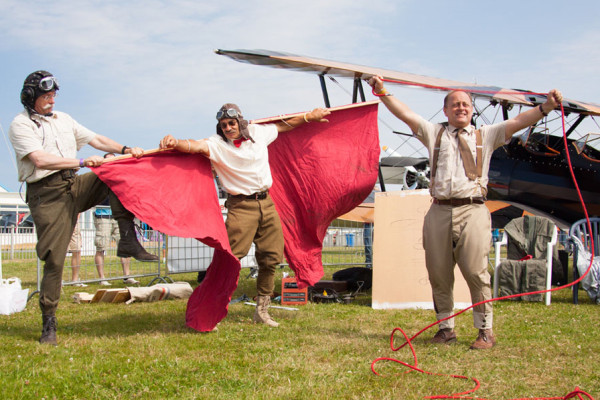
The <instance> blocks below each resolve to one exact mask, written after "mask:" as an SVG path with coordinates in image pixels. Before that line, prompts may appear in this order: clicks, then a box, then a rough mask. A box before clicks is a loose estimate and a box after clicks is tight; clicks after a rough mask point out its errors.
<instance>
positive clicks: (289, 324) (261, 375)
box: [0, 262, 600, 399]
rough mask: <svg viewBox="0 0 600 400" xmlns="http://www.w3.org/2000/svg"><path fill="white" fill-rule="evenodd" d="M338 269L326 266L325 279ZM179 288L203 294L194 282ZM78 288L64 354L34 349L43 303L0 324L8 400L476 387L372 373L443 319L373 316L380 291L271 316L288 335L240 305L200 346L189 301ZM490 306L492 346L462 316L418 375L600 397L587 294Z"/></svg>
mask: <svg viewBox="0 0 600 400" xmlns="http://www.w3.org/2000/svg"><path fill="white" fill-rule="evenodd" d="M3 267H4V274H3V275H4V277H9V276H15V275H16V276H20V277H22V279H23V282H24V286H25V287H34V285H35V263H23V262H21V263H18V262H16V263H4V265H3ZM337 269H339V267H338V268H337ZM285 270H287V269H285ZM287 271H289V270H287ZM334 271H335V269H333V267H326V276H327V277H330V276H331V274H332V273H333V272H334ZM281 272H282V271H278V277H277V283H276V285H277V284H279V282H280V277H281ZM23 277H24V278H23ZM172 278H173V279H174V280H185V281H188V282H190V283H191V284H192V285H193V286H194V287H195V286H196V284H195V274H182V275H174V276H172ZM142 281H143V282H142V283H144V284H147V283H149V281H150V278H144V279H142ZM117 286H118V285H117V284H114V285H113V287H117ZM97 288H98V286H95V285H91V286H90V287H88V288H83V290H85V291H88V292H90V293H91V292H94V291H95V290H96V289H97ZM279 288H280V286H279V287H277V286H276V290H278V291H279ZM81 290H82V289H81V288H75V287H65V288H64V294H63V296H62V298H61V303H60V306H59V310H58V314H57V318H58V339H59V345H58V346H57V347H52V346H41V345H39V344H38V343H37V339H38V338H39V335H40V331H41V317H40V311H39V308H38V306H37V299H38V298H37V296H34V298H33V299H32V300H31V301H30V302H29V304H28V306H27V308H26V309H25V311H23V312H21V313H17V314H13V315H11V316H0V335H1V342H0V343H1V344H0V353H1V355H0V370H1V371H2V372H1V376H2V379H1V386H0V398H2V399H42V398H43V399H205V398H206V399H209V398H210V399H422V398H424V397H425V396H430V395H440V394H447V395H449V394H452V393H456V392H463V391H466V390H469V389H471V388H472V387H474V383H473V382H471V381H466V380H459V379H452V378H448V377H440V376H429V375H424V374H420V373H417V372H410V373H404V371H406V369H405V368H404V367H402V366H400V365H397V364H395V363H385V362H383V363H379V364H378V365H377V370H378V372H380V373H381V374H383V375H384V376H376V375H375V374H373V373H372V372H371V370H370V365H371V362H372V361H373V360H374V359H375V358H377V357H393V358H397V359H400V360H402V361H405V362H412V355H411V354H410V352H409V350H408V348H405V349H402V350H401V351H399V352H392V351H391V350H390V348H389V335H390V333H391V331H392V330H393V329H394V328H395V327H401V328H402V329H404V330H405V331H406V332H407V333H408V334H409V335H412V334H414V333H416V332H418V331H419V330H420V329H421V328H423V327H425V326H426V325H428V324H430V323H431V322H432V321H433V319H434V313H433V311H431V310H389V311H382V310H373V309H372V308H370V306H369V305H370V301H371V297H370V293H365V294H362V295H359V296H358V297H357V298H356V299H355V301H354V302H352V303H351V304H346V305H345V304H310V303H309V304H307V305H305V306H298V308H299V310H298V311H285V310H272V311H271V314H272V315H273V317H274V318H275V320H277V321H278V322H280V324H281V325H280V327H279V328H277V329H271V328H268V327H266V326H263V325H254V324H252V322H251V318H252V314H253V312H254V309H253V307H251V306H248V305H244V304H241V303H237V304H233V305H231V306H230V310H229V315H228V316H227V317H226V318H225V319H224V320H223V321H222V322H221V323H220V324H219V329H218V331H217V332H213V333H208V334H202V333H198V332H196V331H194V330H191V329H189V328H187V327H186V326H185V308H186V301H185V300H167V301H162V302H157V303H134V304H131V305H125V304H75V303H73V302H72V301H71V300H70V299H71V297H72V295H73V294H74V293H75V292H76V291H81ZM255 293H256V289H255V280H252V279H247V278H246V273H245V270H244V271H242V276H241V278H240V285H239V287H238V290H237V291H236V293H235V294H234V298H235V297H238V296H241V295H242V294H247V295H248V296H250V297H252V296H253V295H254V294H255ZM494 307H495V308H494V314H495V333H496V335H497V338H498V345H497V346H496V347H495V348H493V349H492V350H489V351H471V350H469V345H470V344H471V343H472V341H473V340H474V339H475V336H476V331H475V329H473V327H472V318H471V314H470V312H467V313H465V314H463V315H461V316H459V317H458V318H457V321H456V330H457V334H458V343H456V344H455V345H451V346H435V345H431V344H429V343H428V342H427V341H428V339H429V338H430V337H431V336H433V334H434V333H435V330H436V328H433V329H431V330H430V331H427V332H425V333H424V334H423V335H421V336H420V337H418V338H417V339H415V341H414V346H415V349H416V352H417V357H418V362H419V363H418V366H419V367H420V368H423V369H425V370H427V371H431V372H435V373H440V374H454V375H465V376H468V377H474V378H476V379H478V380H479V381H480V382H481V388H480V389H479V390H478V391H477V392H475V393H473V394H471V396H475V397H481V398H486V399H513V398H533V397H559V396H565V395H566V394H567V393H569V392H571V391H572V390H573V389H574V388H575V387H576V386H578V387H580V388H581V389H582V390H585V391H586V392H588V393H590V394H591V395H592V396H594V397H595V398H598V396H600V369H599V368H598V354H600V308H599V307H598V306H597V305H594V304H592V303H591V301H590V300H589V299H588V297H587V295H586V294H585V292H583V291H582V292H581V293H580V304H579V305H576V306H575V305H573V304H571V292H570V290H563V291H561V292H558V293H555V294H554V295H553V296H552V305H551V306H550V307H546V306H544V305H543V304H542V303H526V302H514V301H508V302H499V303H495V306H494ZM398 338H400V337H399V336H398ZM397 343H398V342H397Z"/></svg>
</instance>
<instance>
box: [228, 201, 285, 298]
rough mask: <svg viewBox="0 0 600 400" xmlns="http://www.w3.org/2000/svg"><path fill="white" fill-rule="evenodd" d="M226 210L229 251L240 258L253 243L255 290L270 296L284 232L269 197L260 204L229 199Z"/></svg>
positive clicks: (279, 260) (262, 294) (280, 254)
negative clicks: (255, 275) (255, 262)
mask: <svg viewBox="0 0 600 400" xmlns="http://www.w3.org/2000/svg"><path fill="white" fill-rule="evenodd" d="M225 207H227V221H226V222H225V226H226V228H227V235H228V236H229V244H230V245H231V251H232V252H233V254H234V255H235V256H236V257H237V258H243V257H244V256H246V254H248V251H249V250H250V246H252V242H254V244H255V246H256V253H255V255H256V261H257V262H258V277H257V279H256V290H257V292H258V295H259V296H271V294H272V293H273V288H274V286H275V269H276V267H277V265H279V264H280V263H281V262H282V260H283V230H282V229H281V221H280V220H279V214H277V210H276V209H275V204H273V200H271V196H270V195H268V196H267V197H266V198H265V199H263V200H255V199H244V198H239V197H230V198H228V199H227V202H226V203H225Z"/></svg>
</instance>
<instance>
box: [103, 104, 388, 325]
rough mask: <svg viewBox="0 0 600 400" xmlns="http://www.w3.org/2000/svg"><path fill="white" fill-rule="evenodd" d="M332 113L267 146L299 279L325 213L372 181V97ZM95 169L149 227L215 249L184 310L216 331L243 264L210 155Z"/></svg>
mask: <svg viewBox="0 0 600 400" xmlns="http://www.w3.org/2000/svg"><path fill="white" fill-rule="evenodd" d="M328 119H329V120H330V122H329V123H311V124H304V125H302V126H300V127H298V128H296V129H294V130H293V131H291V132H288V133H283V134H280V135H279V137H278V139H277V140H276V141H275V142H273V143H272V144H271V145H270V146H269V157H270V164H271V170H272V173H273V180H274V184H273V187H272V188H271V194H272V197H273V200H274V202H275V205H276V207H277V210H278V212H279V214H280V217H281V221H282V225H283V231H284V237H285V243H286V244H285V256H286V259H287V261H288V263H289V264H290V267H291V268H292V269H293V270H294V272H295V273H296V278H297V280H298V282H299V286H301V287H302V286H305V285H311V284H314V283H315V282H317V281H318V280H319V279H320V278H321V276H322V275H323V266H322V263H321V247H322V241H323V238H324V236H325V234H326V231H327V227H328V226H329V224H330V223H331V221H333V220H334V219H335V218H336V217H338V216H340V215H342V214H344V213H346V212H348V211H350V210H351V209H353V208H354V207H356V206H357V205H358V204H360V203H361V202H362V200H364V199H365V198H366V197H367V195H368V194H369V193H370V191H371V190H372V188H373V186H374V184H375V181H376V179H377V165H378V158H379V138H378V131H377V104H372V105H367V106H361V107H355V108H349V109H346V110H339V111H335V112H333V113H332V114H331V115H330V116H328ZM93 171H94V172H95V173H96V174H97V175H98V176H99V177H100V179H102V181H104V182H105V183H106V184H107V185H108V186H109V187H110V188H111V189H112V190H113V191H114V192H115V193H116V195H117V196H118V197H119V199H120V200H121V202H122V203H123V204H124V205H125V207H127V209H129V210H130V211H131V212H133V213H134V214H135V216H136V217H138V218H139V219H140V220H142V221H144V222H146V223H148V224H149V225H150V226H152V227H153V228H154V229H156V230H158V231H160V232H164V233H166V234H168V235H173V236H179V237H191V238H196V239H198V240H200V241H201V242H203V243H205V244H207V245H209V246H211V247H214V248H215V253H214V257H213V260H212V263H211V265H210V267H209V268H208V271H207V274H206V277H205V278H204V280H203V282H202V284H201V285H200V286H198V287H197V288H196V289H195V290H194V292H193V293H192V296H191V297H190V299H189V300H188V305H187V311H186V324H187V325H188V326H190V327H191V328H193V329H196V330H198V331H210V330H212V329H213V328H214V327H215V326H216V324H217V323H218V322H219V321H221V320H222V319H223V318H224V317H225V316H226V315H227V308H228V305H229V302H230V300H231V296H232V295H233V292H234V291H235V289H236V287H237V282H238V278H239V272H240V262H239V260H238V259H237V258H235V256H233V254H232V253H231V249H230V247H229V242H228V239H227V232H226V230H225V224H224V222H223V217H222V213H221V209H220V206H219V202H218V198H217V195H216V191H215V187H214V182H213V178H212V172H211V168H210V163H209V161H208V160H207V159H206V158H205V157H204V156H201V155H191V154H184V153H174V152H161V153H156V154H152V155H149V156H145V157H143V158H141V159H124V160H118V161H114V162H111V163H107V164H105V165H103V166H101V167H98V168H94V169H93Z"/></svg>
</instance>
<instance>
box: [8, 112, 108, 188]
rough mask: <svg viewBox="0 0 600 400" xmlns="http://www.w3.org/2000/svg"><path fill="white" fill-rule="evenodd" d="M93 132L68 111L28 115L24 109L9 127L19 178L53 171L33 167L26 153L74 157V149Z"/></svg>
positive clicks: (34, 177)
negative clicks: (36, 152) (44, 114)
mask: <svg viewBox="0 0 600 400" xmlns="http://www.w3.org/2000/svg"><path fill="white" fill-rule="evenodd" d="M32 118H33V120H32ZM34 121H37V123H38V124H36V123H35V122H34ZM95 136H96V133H94V132H92V131H91V130H89V129H87V128H86V127H84V126H82V125H80V124H79V123H77V121H75V120H74V119H73V118H71V116H70V115H69V114H65V113H63V112H59V111H55V112H54V113H53V114H52V116H49V117H46V116H43V115H39V114H33V115H32V116H31V118H30V117H29V114H28V113H27V111H23V112H22V113H20V114H18V115H17V116H16V117H15V119H14V120H13V121H12V123H11V124H10V129H9V130H8V137H9V139H10V142H11V143H12V145H13V148H14V149H15V153H16V157H17V169H18V172H19V181H21V182H23V181H26V182H29V183H32V182H37V181H39V180H40V179H42V178H45V177H46V176H48V175H51V174H53V173H55V172H56V171H55V170H47V169H39V168H35V166H34V165H33V163H32V162H31V160H30V159H29V157H27V155H28V154H30V153H32V152H34V151H37V150H43V151H45V152H47V153H50V154H53V155H55V156H58V157H63V158H77V150H79V149H81V148H82V147H83V146H85V145H86V144H88V143H89V142H90V141H91V140H92V139H94V137H95Z"/></svg>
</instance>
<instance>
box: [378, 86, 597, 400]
mask: <svg viewBox="0 0 600 400" xmlns="http://www.w3.org/2000/svg"><path fill="white" fill-rule="evenodd" d="M381 80H382V81H384V82H392V83H398V84H402V85H411V86H419V87H423V88H426V89H436V90H443V91H452V90H454V89H453V88H445V87H441V86H433V85H426V84H420V83H414V82H404V81H396V80H391V79H382V78H381ZM465 91H466V92H470V93H482V94H495V93H497V92H496V91H490V90H480V91H479V90H465ZM502 94H515V95H517V94H518V95H524V94H531V95H540V96H546V95H547V94H548V93H533V92H522V91H515V92H506V91H503V92H502ZM373 95H375V96H378V97H381V96H385V95H386V94H377V93H375V91H374V90H373ZM560 111H561V122H562V131H563V141H564V147H565V156H566V159H567V163H568V165H569V171H570V173H571V178H572V180H573V184H574V186H575V189H576V192H577V196H578V198H579V202H580V204H581V206H582V208H583V211H584V215H585V218H586V221H587V225H588V232H592V228H591V223H590V219H589V215H588V212H587V208H586V206H585V202H584V201H583V197H582V195H581V191H580V189H579V185H578V183H577V179H576V178H575V173H574V172H573V165H572V164H571V156H570V154H569V149H568V141H567V136H566V129H565V110H564V108H563V105H562V104H561V105H560ZM590 239H591V259H590V265H589V266H588V269H587V270H586V272H585V273H584V274H583V275H582V276H580V277H579V279H577V280H575V281H573V282H571V283H569V284H566V285H563V286H559V287H556V288H552V289H549V290H538V291H534V292H528V293H519V294H514V295H510V296H502V297H497V298H493V299H489V300H485V301H481V302H479V303H476V304H473V305H471V306H470V307H467V308H465V309H463V310H461V311H459V312H457V313H455V314H454V315H451V316H449V317H447V318H444V319H441V320H439V321H436V322H434V323H432V324H429V325H428V326H426V327H425V328H423V329H421V330H420V331H419V332H417V333H416V334H415V335H413V336H412V337H410V338H409V337H408V335H407V334H406V333H405V332H404V331H403V330H402V329H401V328H394V330H392V333H391V335H390V347H391V350H392V351H398V350H400V349H402V348H403V347H404V346H406V345H408V346H409V347H410V350H411V352H412V355H413V361H414V364H409V363H406V362H403V361H400V360H397V359H395V358H390V357H378V358H376V359H375V360H373V362H372V363H371V371H372V372H373V373H374V374H376V375H379V376H380V374H379V373H378V372H377V371H376V370H375V364H376V363H378V362H379V361H391V362H395V363H398V364H401V365H403V366H405V367H407V368H409V369H410V370H413V371H417V372H420V373H424V374H428V375H437V376H448V377H451V378H457V379H467V380H472V381H473V382H474V383H475V387H473V388H472V389H470V390H467V391H465V392H461V393H454V394H451V395H439V396H427V397H425V398H427V399H477V398H476V397H466V396H465V395H467V394H469V393H473V392H475V391H476V390H477V389H479V387H480V383H479V381H478V380H477V379H476V378H473V377H466V376H462V375H449V374H439V373H434V372H430V371H425V370H423V369H421V368H419V367H418V362H417V353H416V351H415V349H414V347H413V345H412V341H413V340H414V339H415V338H417V337H418V336H419V335H420V334H421V333H423V332H425V331H426V330H428V329H429V328H431V327H433V326H435V325H438V324H439V323H440V322H442V321H445V320H448V319H450V318H454V317H456V316H458V315H460V314H462V313H464V312H465V311H468V310H470V309H471V308H474V307H476V306H479V305H482V304H486V303H490V302H493V301H498V300H506V299H512V298H516V297H521V296H526V295H532V294H541V293H547V292H554V291H558V290H562V289H566V288H569V287H571V286H573V285H575V284H577V283H579V282H580V281H581V280H582V279H583V278H584V277H585V276H586V275H587V274H588V273H589V272H590V270H591V268H592V264H593V262H594V246H595V243H594V240H593V237H590ZM396 332H402V335H403V336H404V339H405V342H404V343H403V344H402V345H400V346H399V347H394V336H395V333H396ZM410 370H409V371H405V372H410ZM582 396H586V397H587V398H588V399H589V400H594V399H593V398H592V396H591V395H590V394H589V393H586V392H584V391H582V390H581V389H579V388H578V387H577V388H575V390H574V391H573V392H570V393H568V394H567V395H566V396H564V397H535V398H528V399H512V400H562V399H564V400H567V399H573V398H575V397H577V398H578V399H581V400H583V397H582Z"/></svg>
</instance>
